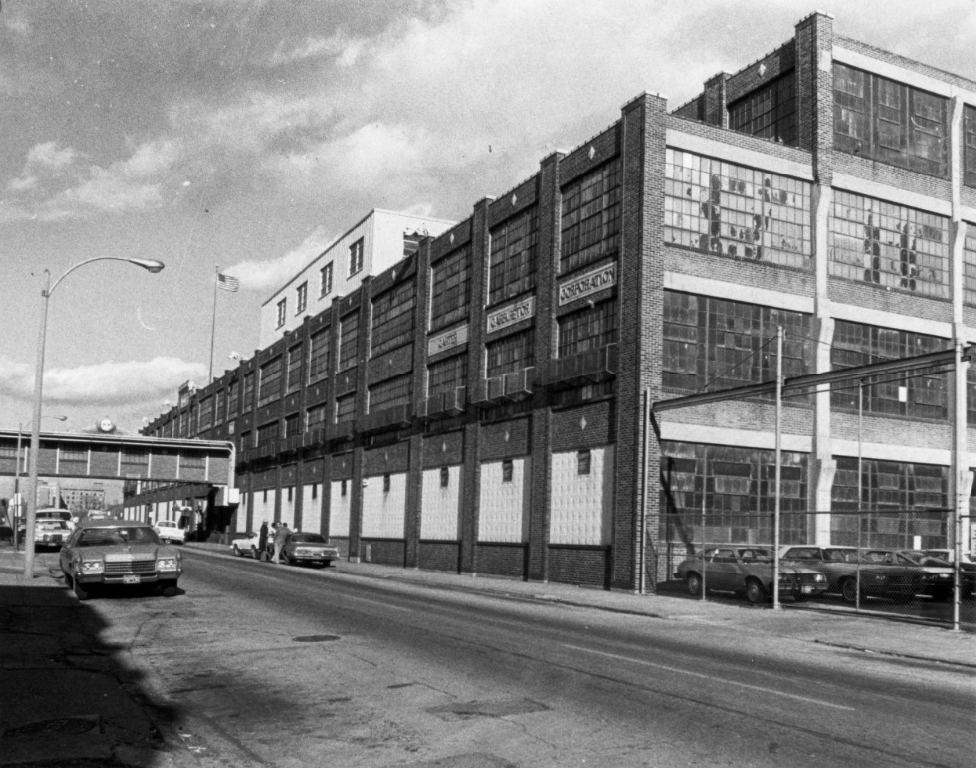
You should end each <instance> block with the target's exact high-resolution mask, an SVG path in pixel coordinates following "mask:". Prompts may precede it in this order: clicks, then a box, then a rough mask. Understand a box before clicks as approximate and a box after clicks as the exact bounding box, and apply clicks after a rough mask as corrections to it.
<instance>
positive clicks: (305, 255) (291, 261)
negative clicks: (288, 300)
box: [221, 227, 337, 291]
mask: <svg viewBox="0 0 976 768" xmlns="http://www.w3.org/2000/svg"><path fill="white" fill-rule="evenodd" d="M336 238H337V235H335V234H334V233H331V232H329V231H328V230H327V229H326V228H325V227H316V228H315V229H314V230H313V231H312V233H311V234H310V235H309V236H308V237H306V238H305V240H303V241H302V242H301V243H300V244H299V245H297V246H296V247H294V248H292V249H291V250H290V251H288V252H287V253H284V254H282V255H281V256H279V257H278V258H276V259H267V260H250V261H242V262H240V263H238V264H234V265H233V266H230V267H227V269H226V270H225V269H221V271H222V272H225V273H226V274H229V275H233V276H234V277H236V278H237V279H238V280H240V281H241V288H242V289H243V290H251V291H267V290H273V289H275V288H278V287H279V286H280V285H281V284H282V283H284V282H285V281H286V280H288V279H289V278H291V277H293V276H294V275H295V273H296V272H299V271H300V270H302V269H303V268H304V267H305V266H307V265H308V264H309V262H311V261H312V259H314V258H315V257H316V256H318V255H319V254H320V253H322V252H323V251H324V250H325V249H326V248H328V247H329V246H330V245H332V243H334V242H335V241H336Z"/></svg>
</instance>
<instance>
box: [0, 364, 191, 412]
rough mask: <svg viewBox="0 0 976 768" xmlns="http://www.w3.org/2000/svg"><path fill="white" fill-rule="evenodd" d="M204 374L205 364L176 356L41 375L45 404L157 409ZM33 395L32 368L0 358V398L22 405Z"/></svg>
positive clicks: (57, 370) (92, 366)
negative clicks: (182, 385) (152, 406)
mask: <svg viewBox="0 0 976 768" xmlns="http://www.w3.org/2000/svg"><path fill="white" fill-rule="evenodd" d="M206 374H207V370H206V367H205V366H204V365H202V364H200V363H189V362H186V361H184V360H180V359H179V358H174V357H157V358H154V359H153V360H148V361H145V362H140V361H130V362H114V361H109V362H105V363H100V364H98V365H87V366H80V367H78V368H55V369H51V370H48V371H45V373H44V401H45V403H48V404H54V405H63V406H67V405H71V406H85V405H100V406H114V407H117V406H121V405H140V404H144V403H153V404H156V403H157V402H162V399H163V398H165V397H171V396H172V393H173V392H174V391H176V388H177V387H178V386H179V385H180V383H181V382H183V381H186V380H187V379H191V378H196V379H198V380H203V379H204V378H206ZM33 391H34V370H33V366H30V365H27V364H23V363H17V362H15V361H13V360H9V359H5V358H0V393H2V394H4V395H7V396H9V397H12V398H15V399H24V400H26V399H29V398H31V397H32V393H33Z"/></svg>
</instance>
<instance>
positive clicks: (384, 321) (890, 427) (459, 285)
mask: <svg viewBox="0 0 976 768" xmlns="http://www.w3.org/2000/svg"><path fill="white" fill-rule="evenodd" d="M974 226H976V83H973V82H971V81H968V80H965V79H963V78H961V77H957V76H955V75H952V74H948V73H945V72H942V71H939V70H936V69H934V68H932V67H929V66H926V65H924V64H920V63H917V62H913V61H909V60H906V59H904V58H902V57H900V56H897V55H895V54H892V53H889V52H887V51H883V50H879V49H877V48H873V47H871V46H869V45H866V44H864V43H861V42H857V41H854V40H850V39H846V38H842V37H839V36H836V35H835V34H834V31H833V21H832V18H831V17H830V16H828V15H824V14H819V13H817V14H813V15H811V16H809V17H807V18H805V19H803V20H802V21H800V22H799V23H798V24H797V25H796V28H795V34H794V37H793V39H791V40H788V41H787V42H786V43H784V44H783V45H781V46H779V47H778V48H776V49H775V50H773V51H772V52H771V53H769V54H768V55H766V56H764V57H762V58H761V59H759V60H758V61H755V62H754V63H752V64H750V65H749V66H748V67H746V68H745V69H742V70H741V71H739V72H736V73H735V74H727V73H721V74H718V75H716V76H715V77H713V78H712V79H710V80H709V81H708V82H707V83H706V84H705V87H704V92H703V93H702V94H701V95H700V96H698V97H697V98H695V99H694V100H692V101H691V102H689V103H687V104H685V105H683V106H681V107H679V108H677V109H675V110H673V111H670V112H669V110H668V105H667V102H666V99H665V98H663V97H661V96H657V95H651V94H642V95H640V96H638V97H637V98H635V99H633V100H631V101H630V102H628V103H626V104H625V105H624V106H623V107H622V109H621V114H620V118H619V120H617V121H616V122H614V123H613V124H612V125H611V126H609V127H608V128H607V129H606V130H605V131H603V132H601V133H600V134H599V135H596V136H594V137H593V138H591V139H589V140H587V141H584V142H583V143H582V144H580V145H579V146H578V147H577V148H575V149H574V150H572V151H570V152H566V153H563V152H557V153H554V154H552V155H550V156H548V157H545V158H542V159H541V161H540V164H539V169H538V172H537V173H535V174H534V175H533V176H531V177H530V178H528V179H526V180H525V181H523V182H521V183H519V184H518V185H516V186H515V187H514V188H513V189H510V190H508V191H506V192H504V193H502V194H499V195H498V196H497V197H495V198H485V199H482V200H480V201H478V202H477V203H476V204H475V205H474V206H473V209H472V211H471V214H470V216H468V217H467V218H466V219H464V220H463V221H461V222H460V223H458V224H456V225H455V226H453V227H452V228H450V229H449V230H447V231H445V232H444V233H443V234H441V235H439V236H437V237H432V238H426V239H424V240H422V241H421V243H420V246H419V249H418V250H417V252H416V253H415V254H413V255H411V256H409V257H408V258H405V259H403V260H402V261H400V262H399V263H397V264H396V265H394V266H393V267H392V268H390V269H387V270H386V271H384V272H382V273H380V274H377V275H376V276H373V277H367V278H365V279H364V280H363V281H362V284H361V286H359V287H358V288H357V289H356V290H354V291H353V292H351V293H349V294H348V295H345V296H343V297H341V298H337V299H335V300H334V301H332V303H331V306H329V307H328V308H327V309H325V310H324V311H321V312H319V313H318V314H315V315H314V316H309V317H306V318H305V319H304V321H303V322H302V324H301V326H300V327H296V328H295V329H294V330H292V331H290V332H288V333H287V334H285V335H284V336H283V337H281V338H279V339H278V340H277V341H275V342H274V343H272V344H270V345H269V346H267V347H266V348H264V349H261V350H260V351H258V352H256V353H255V355H254V356H253V357H252V358H251V359H249V360H246V361H244V362H242V363H241V365H240V366H239V367H238V368H237V369H236V370H233V371H229V372H227V373H225V374H224V375H223V376H221V377H220V378H219V379H217V380H215V381H213V382H211V383H210V384H208V385H207V386H206V387H204V388H202V389H199V390H197V391H196V392H194V393H192V395H191V396H190V397H188V398H187V401H186V403H185V404H184V407H180V408H175V409H174V410H172V411H171V412H169V413H167V414H165V415H163V416H161V417H160V418H159V419H157V420H156V421H155V422H154V423H152V424H151V425H149V427H148V428H147V429H146V430H145V432H146V434H150V435H160V436H170V435H180V436H199V437H202V438H207V439H227V440H233V441H235V442H236V445H237V448H238V451H237V470H238V485H239V487H240V490H241V493H242V495H241V499H242V500H241V505H240V507H239V508H238V510H237V513H236V516H235V518H234V520H233V521H232V525H233V527H234V529H235V530H244V529H252V530H253V529H256V528H257V526H259V525H260V523H261V521H262V520H269V521H271V520H286V521H288V522H289V523H292V524H293V525H297V526H299V527H300V528H301V529H303V530H320V531H321V532H323V533H324V534H326V535H328V536H329V537H331V538H332V540H333V541H335V542H337V543H339V544H340V545H341V546H342V547H344V549H345V551H346V552H347V553H348V555H349V556H350V557H352V558H363V559H368V560H370V561H372V562H379V563H388V564H390V565H395V566H402V567H411V568H412V567H417V568H422V569H438V570H450V571H460V572H471V573H490V574H500V575H507V576H512V577H517V578H525V579H532V580H553V581H565V582H574V583H581V584H589V585H597V586H602V587H612V588H621V589H638V588H642V587H644V586H646V587H647V588H648V589H653V588H654V585H655V584H656V583H658V582H659V581H661V580H663V579H665V578H667V577H668V575H669V573H670V570H671V568H672V567H673V564H674V559H675V557H676V555H675V553H676V552H683V550H684V547H685V545H686V544H687V543H688V540H689V539H694V538H695V537H707V538H709V539H711V540H713V541H720V540H724V541H729V540H749V541H755V542H770V541H771V540H772V539H771V537H770V517H771V515H770V513H771V511H772V509H773V497H774V489H775V486H774V483H773V482H772V478H773V465H774V450H773V449H774V441H775V430H774V403H773V401H772V400H771V399H769V398H768V397H761V398H753V399H745V400H739V401H731V402H723V403H720V404H712V405H701V406H696V407H693V408H683V409H675V410H671V411H665V412H662V413H660V414H658V415H656V416H655V415H654V414H652V413H651V412H650V407H649V406H650V404H651V403H654V402H657V401H661V400H666V399H668V398H671V397H679V396H683V395H688V394H692V393H696V392H701V391H705V390H707V389H715V388H722V387H730V386H735V385H740V384H746V383H753V382H760V381H767V380H770V379H772V378H773V376H774V374H775V364H776V356H775V353H774V350H775V346H772V345H771V342H772V340H773V339H774V338H775V337H776V335H777V329H778V328H782V329H783V332H784V339H785V341H784V344H783V356H782V357H783V369H784V373H785V375H786V376H793V375H797V374H806V373H817V372H826V371H830V370H832V369H835V368H840V367H849V366H857V365H864V364H867V363H871V362H877V361H881V360H887V359H894V358H900V357H908V356H912V355H918V354H921V353H923V352H928V351H934V350H945V349H952V348H953V345H954V344H956V343H963V344H966V343H969V342H970V341H971V340H973V337H974V334H976V331H974V329H976V230H974ZM952 384H953V376H952V374H951V373H944V372H942V373H940V372H933V373H927V374H925V375H915V376H910V377H908V378H904V379H902V380H899V381H894V382H884V383H877V382H874V383H872V382H870V381H869V382H868V383H867V386H866V387H863V389H862V390H861V395H862V396H861V398H860V401H859V399H858V392H859V390H858V389H857V388H853V389H852V388H851V387H849V386H847V387H842V386H837V387H834V389H833V391H831V390H829V389H826V388H825V389H824V391H819V392H814V393H811V394H808V395H806V396H804V397H799V398H796V397H794V398H790V399H788V400H787V401H786V402H785V403H784V406H783V409H782V431H781V434H782V439H781V444H782V455H781V466H782V470H781V472H782V479H781V483H780V489H781V490H780V505H781V509H782V512H783V517H782V520H783V522H782V525H783V537H784V540H788V541H793V542H796V541H809V542H810V543H814V542H816V543H824V544H826V543H834V544H850V543H854V540H855V538H856V536H860V535H861V533H862V532H863V533H866V534H868V535H870V536H873V537H874V539H873V540H874V541H875V542H876V543H879V544H888V545H895V544H897V545H902V546H905V545H907V546H911V544H912V542H914V543H919V542H921V543H922V544H923V545H925V546H933V547H934V546H945V542H946V537H947V536H950V535H951V533H950V532H949V531H948V530H947V526H946V519H945V518H944V517H943V518H940V517H939V516H938V515H936V516H935V517H933V518H932V519H919V520H916V521H915V523H913V525H914V526H915V527H914V528H913V529H911V530H908V529H906V528H905V525H906V524H905V522H904V520H903V518H900V517H898V516H897V514H896V513H899V512H901V511H903V510H906V509H921V508H925V509H929V510H946V509H949V508H950V507H951V503H950V497H951V496H952V495H953V494H954V493H956V492H958V493H960V494H961V493H965V494H966V495H967V496H968V494H969V488H968V487H964V486H965V483H963V482H956V481H955V480H953V478H952V477H951V474H952V473H951V472H950V467H951V466H952V460H951V457H952V452H953V447H954V445H956V446H958V435H957V436H955V437H954V434H953V421H952V419H951V413H952V411H953V396H952V389H953V387H952ZM969 402H970V403H972V398H969ZM972 407H973V406H972V405H970V408H972ZM971 416H972V414H971ZM970 420H971V421H972V420H973V419H972V418H971V419H970ZM968 432H969V434H967V435H965V436H964V437H963V439H964V440H967V439H968V441H969V442H972V431H971V430H968ZM954 441H956V442H954ZM964 465H965V466H966V467H970V466H972V461H970V460H969V456H968V453H967V455H966V457H965V460H964ZM862 506H863V507H867V508H870V509H871V510H872V512H873V514H872V516H871V517H870V519H868V520H867V521H865V520H864V519H862V518H861V517H859V516H854V517H853V520H854V522H853V523H851V520H852V517H851V516H850V515H845V514H842V513H845V512H850V511H851V510H852V509H858V508H860V507H862ZM814 512H816V513H817V514H813V513H814ZM699 516H700V517H699ZM698 520H701V527H700V528H698V529H697V530H695V529H694V528H695V526H696V525H697V524H698V523H696V521H698ZM865 526H867V528H869V529H870V530H866V529H865ZM905 537H908V538H909V541H908V542H907V544H906V543H905V542H904V541H903V539H904V538H905ZM967 543H968V542H967Z"/></svg>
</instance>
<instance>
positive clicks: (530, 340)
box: [485, 329, 535, 378]
mask: <svg viewBox="0 0 976 768" xmlns="http://www.w3.org/2000/svg"><path fill="white" fill-rule="evenodd" d="M534 345H535V331H534V330H532V329H529V330H527V331H523V332H522V333H515V334H512V335H511V336H506V337H505V338H504V339H499V340H498V341H493V342H491V343H489V344H486V345H485V350H486V351H487V353H488V354H487V357H488V363H487V371H486V375H487V376H488V377H489V378H490V377H492V376H501V375H502V374H503V373H514V372H515V371H520V370H522V369H523V368H528V367H530V366H531V365H532V361H533V360H534V359H535V351H534V349H533V347H534Z"/></svg>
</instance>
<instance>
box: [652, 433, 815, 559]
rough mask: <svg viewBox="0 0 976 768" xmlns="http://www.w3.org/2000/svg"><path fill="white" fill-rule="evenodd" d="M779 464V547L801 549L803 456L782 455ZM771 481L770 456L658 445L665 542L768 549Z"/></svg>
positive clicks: (803, 533) (804, 517)
mask: <svg viewBox="0 0 976 768" xmlns="http://www.w3.org/2000/svg"><path fill="white" fill-rule="evenodd" d="M780 464H781V470H780V511H781V516H780V536H781V539H780V541H781V542H782V543H783V544H791V543H797V544H801V543H806V530H807V522H806V521H807V515H806V514H804V513H806V512H807V508H808V501H807V464H808V457H807V454H804V453H793V452H791V451H782V452H781V455H780ZM775 478H776V455H775V452H774V451H771V450H761V449H758V448H739V447H727V446H721V445H703V444H700V443H682V442H672V441H662V443H661V478H660V479H661V509H662V510H664V511H666V515H667V517H666V525H667V532H668V538H667V540H668V541H670V542H675V543H679V542H680V543H683V544H687V543H688V542H689V541H690V542H694V543H701V542H703V541H704V542H707V543H709V544H713V543H714V544H722V543H726V542H743V541H755V542H762V543H766V542H768V543H772V541H773V529H772V526H773V514H772V513H773V509H774V507H775V504H776V495H775V487H776V483H775ZM703 515H704V530H702V516H703Z"/></svg>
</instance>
